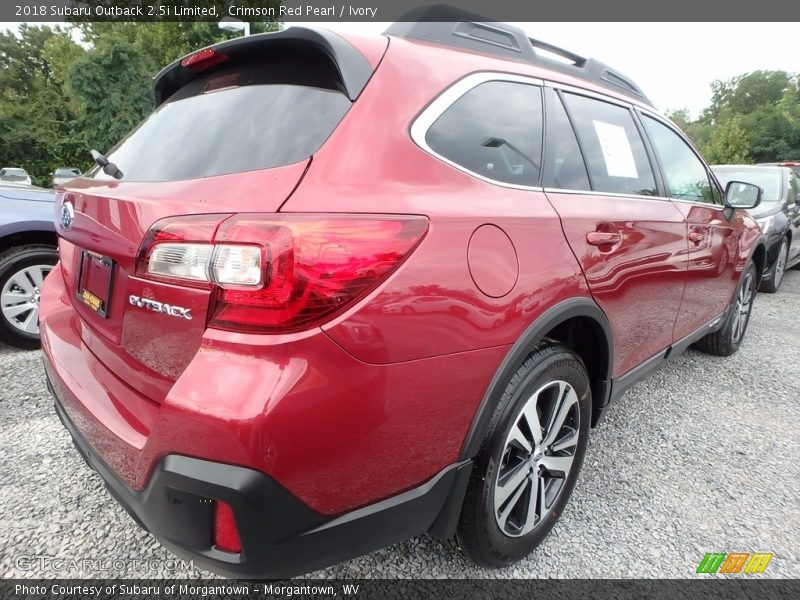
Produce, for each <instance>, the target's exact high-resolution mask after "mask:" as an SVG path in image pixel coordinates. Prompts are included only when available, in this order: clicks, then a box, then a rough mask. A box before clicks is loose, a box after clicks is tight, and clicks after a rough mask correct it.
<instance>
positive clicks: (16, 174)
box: [0, 167, 33, 185]
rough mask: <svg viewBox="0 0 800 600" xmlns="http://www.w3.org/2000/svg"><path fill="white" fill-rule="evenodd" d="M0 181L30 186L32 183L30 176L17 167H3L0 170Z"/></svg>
mask: <svg viewBox="0 0 800 600" xmlns="http://www.w3.org/2000/svg"><path fill="white" fill-rule="evenodd" d="M0 181H3V182H8V183H23V184H25V185H31V184H32V183H33V182H32V181H31V176H30V175H28V173H27V172H25V169H20V168H18V167H3V168H2V169H0Z"/></svg>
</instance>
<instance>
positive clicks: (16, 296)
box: [0, 265, 53, 335]
mask: <svg viewBox="0 0 800 600" xmlns="http://www.w3.org/2000/svg"><path fill="white" fill-rule="evenodd" d="M52 268H53V267H52V266H51V265H33V266H30V267H25V268H24V269H21V270H20V271H17V272H16V273H14V274H13V275H11V277H10V278H9V279H8V280H7V281H6V283H5V285H4V286H3V289H2V291H1V292H0V311H2V313H3V317H4V318H5V319H6V321H8V323H10V324H11V326H12V327H14V328H15V329H18V330H19V331H23V332H25V333H29V334H32V335H38V334H39V296H40V294H41V289H42V283H43V282H44V278H45V277H46V276H47V274H48V273H49V272H50V271H51V270H52Z"/></svg>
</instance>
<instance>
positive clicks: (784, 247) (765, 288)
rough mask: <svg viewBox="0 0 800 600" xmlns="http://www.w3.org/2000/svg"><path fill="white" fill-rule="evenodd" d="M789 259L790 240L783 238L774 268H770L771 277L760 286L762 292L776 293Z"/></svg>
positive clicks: (759, 289) (773, 264)
mask: <svg viewBox="0 0 800 600" xmlns="http://www.w3.org/2000/svg"><path fill="white" fill-rule="evenodd" d="M788 260H789V240H788V239H787V238H783V241H782V242H781V247H780V248H779V249H778V255H777V256H776V257H775V262H774V263H772V268H771V269H770V270H769V274H770V276H771V277H770V278H769V279H766V280H764V282H763V283H762V284H761V286H760V287H759V288H758V291H760V292H767V293H768V294H774V293H775V292H777V291H778V289H779V288H780V287H781V282H782V281H783V276H784V274H785V273H786V262H787V261H788Z"/></svg>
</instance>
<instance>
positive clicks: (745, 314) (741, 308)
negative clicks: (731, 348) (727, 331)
mask: <svg viewBox="0 0 800 600" xmlns="http://www.w3.org/2000/svg"><path fill="white" fill-rule="evenodd" d="M752 301H753V276H752V275H751V274H750V273H747V274H746V275H745V276H744V281H743V282H742V286H741V287H740V288H739V295H738V296H737V299H736V314H735V315H734V316H733V319H734V320H733V341H734V343H736V342H738V341H739V340H740V339H742V336H743V335H744V330H745V329H746V328H747V320H748V319H749V318H750V303H751V302H752Z"/></svg>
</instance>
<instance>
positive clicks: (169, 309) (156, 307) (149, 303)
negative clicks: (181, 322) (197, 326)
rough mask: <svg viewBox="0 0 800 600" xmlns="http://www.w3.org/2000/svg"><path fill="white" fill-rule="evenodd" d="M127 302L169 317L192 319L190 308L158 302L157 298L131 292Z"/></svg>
mask: <svg viewBox="0 0 800 600" xmlns="http://www.w3.org/2000/svg"><path fill="white" fill-rule="evenodd" d="M128 303H129V304H131V305H132V306H138V307H139V308H146V309H147V310H152V311H153V312H157V313H163V314H165V315H168V316H170V317H178V318H179V319H186V320H187V321H191V320H192V309H190V308H184V307H182V306H173V305H172V304H165V303H163V302H158V301H157V300H151V299H150V298H142V297H141V296H135V295H133V294H131V295H130V296H128Z"/></svg>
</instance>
